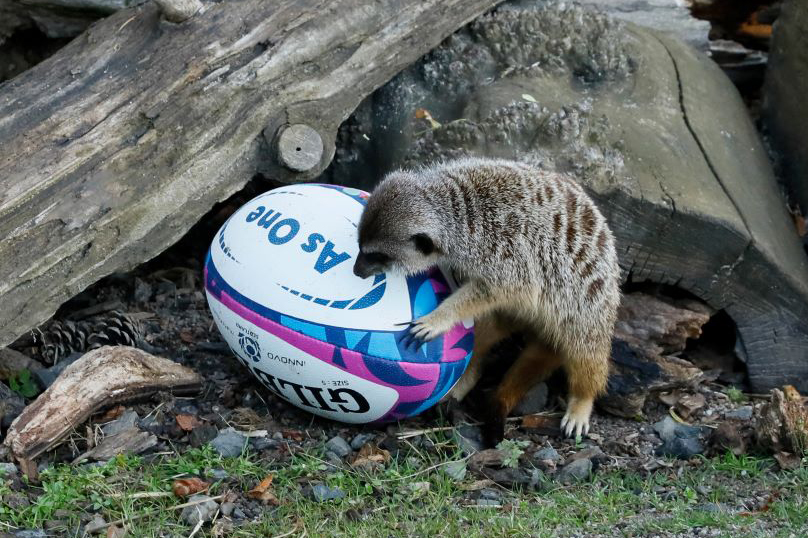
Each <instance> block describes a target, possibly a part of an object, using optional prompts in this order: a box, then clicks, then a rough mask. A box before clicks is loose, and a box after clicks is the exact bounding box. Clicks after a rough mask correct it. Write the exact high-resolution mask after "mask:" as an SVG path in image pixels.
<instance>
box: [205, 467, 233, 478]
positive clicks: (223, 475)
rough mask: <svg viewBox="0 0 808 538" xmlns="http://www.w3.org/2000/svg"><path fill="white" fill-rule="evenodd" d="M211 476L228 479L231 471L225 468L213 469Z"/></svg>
mask: <svg viewBox="0 0 808 538" xmlns="http://www.w3.org/2000/svg"><path fill="white" fill-rule="evenodd" d="M210 477H211V478H212V479H214V480H226V479H228V478H230V473H228V472H227V471H225V470H224V469H211V471H210Z"/></svg>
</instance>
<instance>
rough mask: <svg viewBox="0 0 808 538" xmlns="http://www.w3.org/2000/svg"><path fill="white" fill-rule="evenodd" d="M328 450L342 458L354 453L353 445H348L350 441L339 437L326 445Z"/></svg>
mask: <svg viewBox="0 0 808 538" xmlns="http://www.w3.org/2000/svg"><path fill="white" fill-rule="evenodd" d="M325 448H326V450H330V451H331V452H333V453H334V454H336V455H337V456H339V457H340V458H344V457H345V456H347V455H348V454H350V453H351V452H352V450H351V445H349V444H348V441H346V440H345V439H343V438H342V437H340V436H339V435H337V436H336V437H332V438H331V439H329V440H328V442H327V443H326V444H325Z"/></svg>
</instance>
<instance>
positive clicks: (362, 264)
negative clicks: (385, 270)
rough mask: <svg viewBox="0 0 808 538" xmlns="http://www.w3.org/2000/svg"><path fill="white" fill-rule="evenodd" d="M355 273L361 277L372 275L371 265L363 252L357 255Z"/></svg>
mask: <svg viewBox="0 0 808 538" xmlns="http://www.w3.org/2000/svg"><path fill="white" fill-rule="evenodd" d="M353 273H354V274H355V275H356V276H358V277H359V278H367V277H369V276H370V266H369V264H368V262H367V260H366V259H365V256H364V255H363V254H362V253H361V252H360V253H359V254H358V255H357V256H356V262H354V266H353Z"/></svg>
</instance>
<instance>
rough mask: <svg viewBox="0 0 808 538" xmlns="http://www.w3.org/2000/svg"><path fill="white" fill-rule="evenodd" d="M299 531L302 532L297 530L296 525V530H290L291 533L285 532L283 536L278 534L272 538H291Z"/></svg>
mask: <svg viewBox="0 0 808 538" xmlns="http://www.w3.org/2000/svg"><path fill="white" fill-rule="evenodd" d="M298 530H300V529H298V528H297V525H295V528H294V529H292V530H290V531H289V532H284V533H283V534H276V535H275V536H273V537H272V538H284V537H286V536H291V535H293V534H294V533H296V532H297V531H298Z"/></svg>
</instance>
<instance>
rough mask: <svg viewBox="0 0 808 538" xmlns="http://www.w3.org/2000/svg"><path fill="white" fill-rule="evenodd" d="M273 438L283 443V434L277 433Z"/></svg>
mask: <svg viewBox="0 0 808 538" xmlns="http://www.w3.org/2000/svg"><path fill="white" fill-rule="evenodd" d="M272 438H273V439H275V440H276V441H283V433H281V432H275V433H273V434H272Z"/></svg>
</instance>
